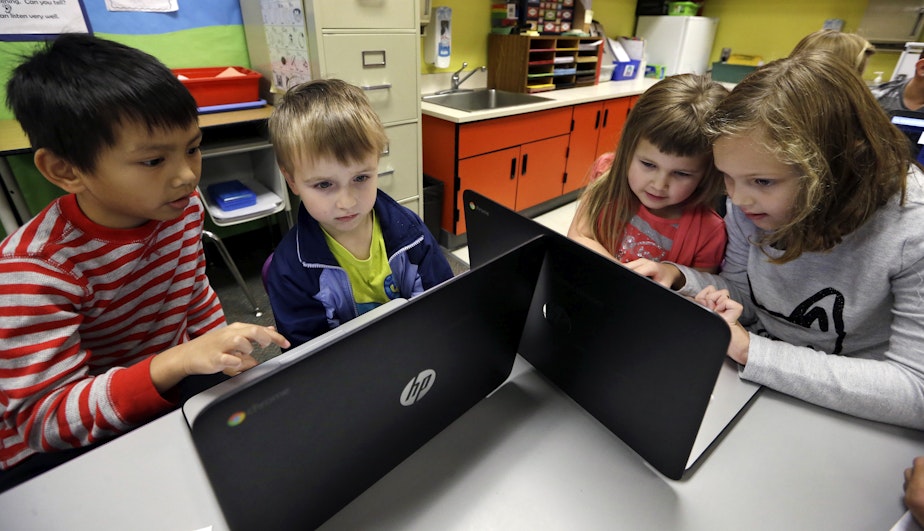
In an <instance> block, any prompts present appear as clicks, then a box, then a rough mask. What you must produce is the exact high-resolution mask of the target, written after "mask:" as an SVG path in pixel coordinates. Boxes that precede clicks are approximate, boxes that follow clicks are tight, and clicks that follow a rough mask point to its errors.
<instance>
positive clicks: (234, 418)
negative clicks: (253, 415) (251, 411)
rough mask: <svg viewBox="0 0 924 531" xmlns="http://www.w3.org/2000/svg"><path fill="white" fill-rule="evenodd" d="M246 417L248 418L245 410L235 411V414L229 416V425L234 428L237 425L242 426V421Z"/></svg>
mask: <svg viewBox="0 0 924 531" xmlns="http://www.w3.org/2000/svg"><path fill="white" fill-rule="evenodd" d="M246 418H247V413H244V412H243V411H238V412H237V413H234V414H233V415H231V416H230V417H228V427H229V428H233V427H235V426H240V425H241V423H242V422H244V419H246Z"/></svg>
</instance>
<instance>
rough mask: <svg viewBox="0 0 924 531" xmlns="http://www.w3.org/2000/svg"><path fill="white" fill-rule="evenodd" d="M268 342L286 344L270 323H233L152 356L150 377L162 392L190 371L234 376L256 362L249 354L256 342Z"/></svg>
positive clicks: (267, 344)
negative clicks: (263, 324)
mask: <svg viewBox="0 0 924 531" xmlns="http://www.w3.org/2000/svg"><path fill="white" fill-rule="evenodd" d="M271 343H275V344H276V345H279V346H280V347H281V348H288V347H289V346H290V345H289V341H288V340H287V339H286V338H284V337H283V336H282V334H280V333H279V332H277V331H276V329H275V328H274V327H272V326H261V325H256V324H249V323H233V324H230V325H228V326H225V327H222V328H218V329H216V330H212V331H210V332H208V333H206V334H204V335H202V336H200V337H197V338H196V339H193V340H192V341H188V342H186V343H183V344H182V345H177V346H175V347H173V348H171V349H169V350H165V351H164V352H161V353H160V354H158V355H156V356H154V359H153V360H152V361H151V379H152V380H153V381H154V386H155V387H156V388H157V390H158V391H160V392H161V393H163V392H165V391H167V390H168V389H170V388H171V387H173V386H174V385H176V384H178V383H179V382H180V380H182V379H183V378H185V377H186V376H190V375H193V374H215V373H218V372H224V373H225V374H227V375H228V376H234V375H237V374H240V373H242V372H244V371H246V370H247V369H250V368H251V367H253V366H255V365H256V364H257V360H256V359H255V358H254V357H253V351H254V349H255V348H256V346H260V347H261V348H262V347H266V346H269V345H270V344H271Z"/></svg>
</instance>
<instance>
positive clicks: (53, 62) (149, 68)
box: [6, 33, 198, 171]
mask: <svg viewBox="0 0 924 531" xmlns="http://www.w3.org/2000/svg"><path fill="white" fill-rule="evenodd" d="M6 103H7V106H9V107H10V109H12V110H13V115H14V116H15V117H16V120H18V121H19V123H20V125H21V126H22V129H23V131H25V133H26V135H27V136H28V137H29V142H30V143H31V144H32V148H33V149H39V148H46V149H48V150H50V151H52V152H53V153H55V154H56V155H57V156H59V157H61V158H63V159H65V160H67V161H68V162H70V163H71V164H74V165H75V166H76V167H77V168H79V169H80V170H82V171H92V169H93V168H94V166H95V164H96V161H97V159H98V157H99V155H100V153H101V152H102V150H103V149H104V148H105V147H108V146H112V145H114V144H115V142H116V137H115V135H116V131H117V127H118V126H119V124H122V123H124V122H125V121H133V122H136V123H138V124H140V125H142V126H147V128H148V129H149V130H153V129H175V128H186V127H188V126H189V125H190V124H191V123H196V122H197V120H198V109H197V108H196V101H195V99H193V97H192V95H191V94H190V93H189V91H188V90H187V89H186V87H184V86H183V84H182V83H181V82H180V81H179V80H178V79H177V77H176V76H175V75H174V74H173V72H171V71H170V69H169V68H167V67H166V66H164V65H163V63H161V62H160V61H158V60H157V59H156V58H155V57H153V56H151V55H149V54H147V53H145V52H142V51H141V50H137V49H135V48H130V47H128V46H125V45H122V44H119V43H116V42H113V41H108V40H104V39H100V38H97V37H93V36H91V35H85V34H77V33H74V34H64V35H61V36H59V37H58V38H57V39H55V40H54V41H50V42H47V43H45V45H44V46H42V47H41V48H40V49H39V50H38V51H36V52H35V53H34V54H33V55H32V56H30V57H28V58H26V59H25V60H24V62H23V63H22V64H20V65H19V66H18V67H16V69H14V70H13V75H12V77H11V78H10V81H9V82H8V83H7V95H6Z"/></svg>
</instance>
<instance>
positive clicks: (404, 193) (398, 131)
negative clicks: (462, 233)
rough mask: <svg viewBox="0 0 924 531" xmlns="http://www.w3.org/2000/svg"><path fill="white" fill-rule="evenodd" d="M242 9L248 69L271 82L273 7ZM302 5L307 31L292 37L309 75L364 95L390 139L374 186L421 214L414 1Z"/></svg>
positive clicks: (311, 0)
mask: <svg viewBox="0 0 924 531" xmlns="http://www.w3.org/2000/svg"><path fill="white" fill-rule="evenodd" d="M295 3H296V4H298V2H295ZM240 4H241V14H242V16H243V19H244V30H245V33H246V36H247V48H248V50H249V52H250V61H251V64H252V67H253V68H254V69H255V70H258V71H260V72H261V73H262V74H263V75H264V76H265V77H267V78H270V79H271V77H270V76H271V75H272V72H271V69H272V64H273V63H272V59H273V58H272V57H270V52H271V49H272V48H273V44H274V43H272V42H268V41H269V40H270V39H271V38H272V37H271V36H272V35H275V34H276V33H278V30H279V28H274V27H273V24H267V23H265V22H264V16H263V15H264V13H263V12H262V9H270V10H272V9H273V6H271V5H270V4H273V3H267V2H252V1H249V0H241V2H240ZM301 5H302V6H303V8H304V9H303V10H302V11H303V13H304V32H300V33H299V32H296V33H298V34H299V35H303V36H304V38H305V39H306V41H307V42H306V43H305V44H306V46H305V48H306V49H307V53H308V63H309V65H310V68H311V77H312V78H314V79H321V78H338V79H343V80H344V81H347V82H349V83H352V84H354V85H356V86H358V87H360V88H361V89H363V91H365V93H366V96H367V97H368V98H369V102H370V103H371V104H372V107H373V108H374V109H375V111H376V113H378V115H379V118H380V119H381V120H382V123H383V124H384V125H385V131H386V133H387V134H388V138H389V146H388V150H387V152H386V153H383V154H382V157H381V160H380V161H379V188H381V189H382V190H384V191H385V192H386V193H388V194H389V195H390V196H392V197H393V198H394V199H395V200H396V201H398V202H399V203H401V204H402V205H404V206H406V207H408V208H410V209H411V210H413V211H415V212H416V213H418V214H422V213H423V201H422V198H421V195H422V190H423V182H422V179H421V168H420V149H421V148H420V146H421V137H420V37H419V35H418V31H419V30H420V26H419V11H418V10H419V4H418V0H412V1H406V0H376V1H374V2H371V1H368V0H302V2H301ZM277 38H278V35H277ZM290 38H291V36H290ZM298 38H301V37H298ZM275 44H276V45H277V46H278V43H275Z"/></svg>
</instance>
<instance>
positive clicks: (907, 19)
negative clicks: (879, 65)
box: [857, 0, 924, 51]
mask: <svg viewBox="0 0 924 531" xmlns="http://www.w3.org/2000/svg"><path fill="white" fill-rule="evenodd" d="M922 29H924V1H922V0H869V5H868V6H867V8H866V13H865V14H864V15H863V19H862V20H861V21H860V26H859V28H858V29H857V33H858V34H859V35H862V36H863V37H865V38H866V40H868V41H870V42H871V43H873V44H874V45H875V46H876V48H878V49H880V50H897V51H900V50H902V49H903V48H904V46H905V43H906V42H909V41H920V40H921V38H920V37H921V30H922Z"/></svg>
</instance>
